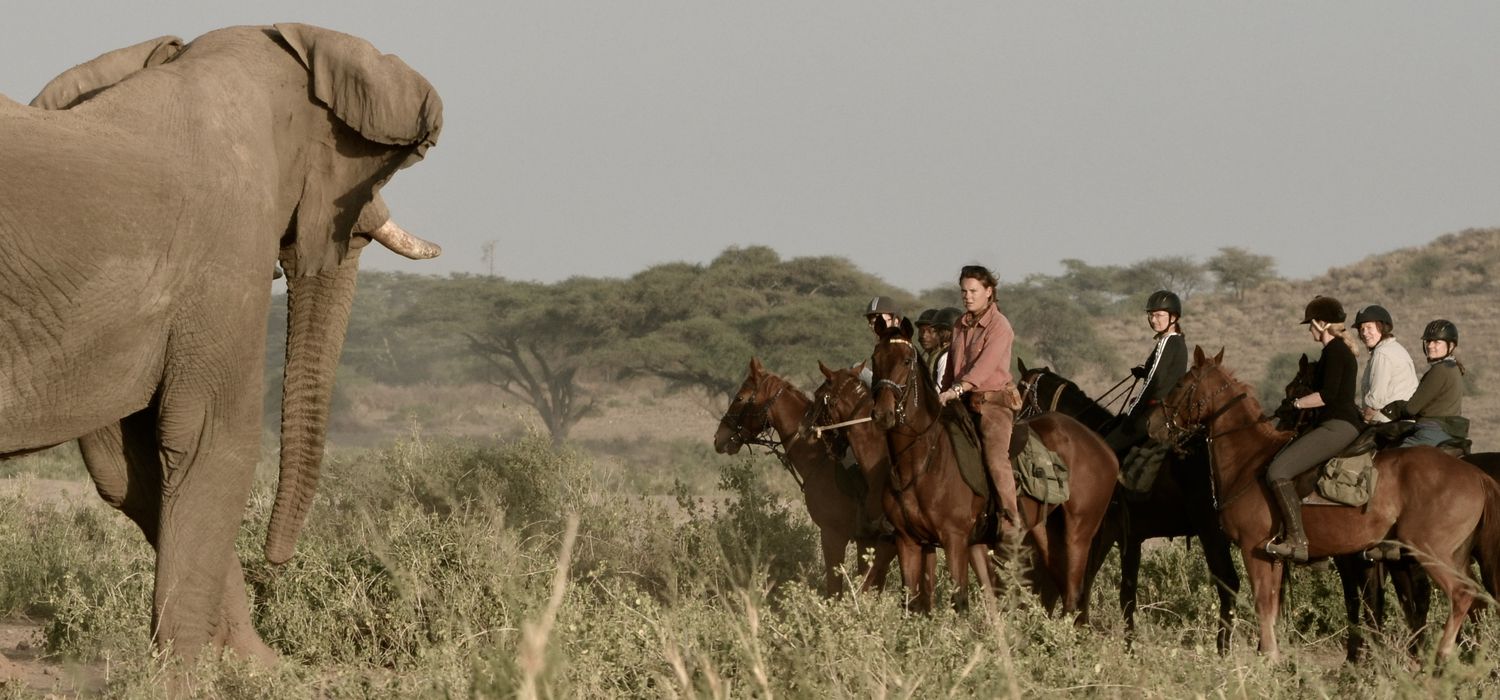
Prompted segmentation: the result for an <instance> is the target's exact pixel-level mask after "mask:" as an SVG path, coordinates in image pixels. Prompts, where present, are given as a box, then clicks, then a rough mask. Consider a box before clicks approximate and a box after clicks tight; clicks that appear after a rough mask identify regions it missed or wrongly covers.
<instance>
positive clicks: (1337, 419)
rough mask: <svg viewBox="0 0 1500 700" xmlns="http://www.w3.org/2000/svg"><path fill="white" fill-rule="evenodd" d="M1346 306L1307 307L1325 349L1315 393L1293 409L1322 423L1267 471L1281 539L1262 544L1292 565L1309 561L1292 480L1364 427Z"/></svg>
mask: <svg viewBox="0 0 1500 700" xmlns="http://www.w3.org/2000/svg"><path fill="white" fill-rule="evenodd" d="M1344 318H1345V315H1344V306H1343V305H1342V304H1340V303H1339V301H1338V300H1337V299H1334V298H1332V297H1323V296H1320V297H1316V298H1314V299H1313V300H1312V301H1310V302H1308V303H1307V307H1306V308H1305V309H1304V310H1303V313H1302V323H1303V325H1306V326H1307V327H1308V330H1309V331H1310V332H1311V333H1312V337H1313V340H1315V341H1317V342H1318V343H1321V344H1322V345H1323V352H1322V354H1321V355H1320V356H1319V357H1318V364H1317V369H1316V370H1315V371H1314V374H1313V379H1312V389H1313V393H1311V394H1308V395H1306V396H1303V397H1301V398H1298V399H1295V400H1293V402H1292V407H1293V408H1298V409H1305V408H1320V407H1321V408H1322V409H1323V413H1322V416H1323V422H1322V423H1319V424H1318V425H1317V427H1314V428H1313V429H1312V430H1309V431H1307V432H1306V433H1303V434H1302V435H1301V436H1300V437H1298V438H1297V439H1295V440H1293V441H1292V442H1291V443H1290V444H1288V445H1287V446H1286V447H1285V448H1283V449H1282V450H1281V452H1280V453H1279V454H1277V455H1276V458H1275V459H1273V460H1271V465H1270V466H1269V467H1267V468H1266V480H1267V481H1268V482H1270V485H1271V493H1272V494H1274V495H1275V497H1276V503H1277V504H1278V505H1279V506H1281V515H1282V523H1283V524H1284V528H1283V537H1282V539H1281V540H1280V541H1270V542H1267V543H1266V552H1267V553H1269V554H1271V555H1273V556H1277V557H1283V558H1289V559H1292V560H1294V561H1299V562H1303V561H1307V533H1306V531H1304V530H1303V528H1302V499H1301V498H1299V497H1298V496H1297V487H1296V485H1295V484H1294V483H1293V480H1294V479H1296V477H1297V476H1298V475H1299V474H1301V473H1303V472H1305V471H1307V470H1308V469H1312V468H1313V467H1316V466H1318V465H1319V464H1322V463H1323V462H1324V461H1326V460H1328V458H1330V457H1333V456H1334V455H1337V454H1338V453H1339V452H1341V451H1343V449H1344V448H1345V447H1348V446H1349V443H1351V442H1354V438H1356V437H1358V436H1359V433H1360V430H1362V429H1363V427H1364V419H1363V417H1362V416H1361V415H1360V412H1359V407H1358V406H1356V405H1355V403H1354V394H1355V389H1356V380H1357V376H1358V368H1359V361H1358V360H1357V359H1355V356H1354V343H1353V341H1351V340H1350V339H1349V336H1348V335H1346V334H1345V331H1344Z"/></svg>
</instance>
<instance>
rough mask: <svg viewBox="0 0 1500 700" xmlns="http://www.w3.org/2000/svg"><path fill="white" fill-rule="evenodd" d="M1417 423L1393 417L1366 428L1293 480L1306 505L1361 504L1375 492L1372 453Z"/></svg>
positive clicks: (1398, 441)
mask: <svg viewBox="0 0 1500 700" xmlns="http://www.w3.org/2000/svg"><path fill="white" fill-rule="evenodd" d="M1416 430H1417V427H1416V426H1415V425H1413V424H1411V423H1408V422H1404V421H1392V422H1390V423H1381V424H1379V425H1373V426H1370V427H1368V428H1365V430H1364V431H1363V432H1361V433H1360V434H1359V436H1358V437H1356V438H1354V442H1351V443H1349V446H1348V447H1345V448H1344V450H1343V451H1342V452H1340V453H1338V454H1337V455H1335V456H1334V457H1333V458H1332V459H1329V460H1328V461H1327V462H1324V463H1323V464H1321V465H1318V466H1317V467H1315V468H1313V469H1309V470H1307V471H1306V472H1303V473H1302V474H1301V475H1300V476H1298V477H1297V478H1296V480H1295V483H1296V485H1297V495H1299V496H1301V497H1302V505H1305V506H1364V505H1365V504H1367V503H1369V502H1370V497H1371V496H1374V495H1375V480H1376V478H1377V477H1378V476H1379V475H1380V473H1379V472H1378V471H1376V470H1375V453H1376V452H1377V451H1379V450H1383V449H1387V448H1390V447H1395V446H1397V445H1400V444H1401V441H1403V440H1405V439H1406V438H1407V436H1409V435H1411V434H1412V433H1414V432H1416Z"/></svg>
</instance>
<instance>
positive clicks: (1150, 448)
mask: <svg viewBox="0 0 1500 700" xmlns="http://www.w3.org/2000/svg"><path fill="white" fill-rule="evenodd" d="M1170 449H1171V447H1169V446H1168V445H1165V444H1163V443H1160V442H1157V441H1155V440H1147V441H1146V442H1144V443H1142V444H1139V445H1136V446H1135V447H1132V448H1130V452H1129V453H1127V454H1126V455H1125V461H1124V463H1122V464H1121V465H1120V477H1119V482H1120V486H1121V487H1122V488H1124V489H1125V491H1126V493H1128V494H1130V495H1133V496H1144V495H1146V494H1147V493H1150V492H1151V487H1152V486H1154V485H1155V484H1156V476H1157V474H1159V473H1161V465H1162V462H1164V461H1166V459H1167V452H1168V451H1169V450H1170Z"/></svg>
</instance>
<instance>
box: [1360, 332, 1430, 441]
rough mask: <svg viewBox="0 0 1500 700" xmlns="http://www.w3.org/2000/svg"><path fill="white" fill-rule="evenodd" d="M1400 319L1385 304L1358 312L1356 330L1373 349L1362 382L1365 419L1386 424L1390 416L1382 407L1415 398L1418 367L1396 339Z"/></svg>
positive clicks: (1361, 404) (1368, 346)
mask: <svg viewBox="0 0 1500 700" xmlns="http://www.w3.org/2000/svg"><path fill="white" fill-rule="evenodd" d="M1395 326H1396V322H1395V321H1393V320H1391V312H1389V311H1386V310H1385V307H1384V306H1379V305H1377V304H1371V305H1369V306H1366V307H1364V308H1362V309H1360V310H1359V312H1358V313H1356V314H1354V329H1355V330H1356V331H1358V332H1359V339H1360V340H1362V341H1364V343H1365V347H1367V348H1369V349H1370V360H1369V361H1368V362H1366V363H1365V372H1364V375H1363V376H1362V378H1361V379H1360V381H1359V403H1360V410H1361V411H1362V414H1363V417H1364V419H1365V421H1367V422H1369V423H1385V422H1387V421H1389V420H1390V419H1389V418H1387V417H1385V414H1383V413H1381V412H1380V409H1382V408H1384V407H1386V406H1387V405H1389V404H1390V403H1391V402H1392V401H1400V400H1405V399H1408V398H1411V393H1412V392H1413V391H1416V390H1417V370H1416V369H1415V368H1414V367H1412V363H1411V355H1410V354H1409V353H1407V352H1406V348H1404V347H1402V345H1401V343H1398V342H1396V335H1395V334H1394V333H1392V329H1394V328H1395Z"/></svg>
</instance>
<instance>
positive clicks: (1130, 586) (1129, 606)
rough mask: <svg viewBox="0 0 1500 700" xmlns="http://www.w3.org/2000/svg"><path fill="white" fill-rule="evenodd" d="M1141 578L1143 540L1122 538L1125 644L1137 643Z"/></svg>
mask: <svg viewBox="0 0 1500 700" xmlns="http://www.w3.org/2000/svg"><path fill="white" fill-rule="evenodd" d="M1140 578H1141V540H1140V539H1139V538H1136V537H1133V536H1127V537H1126V538H1124V539H1122V540H1120V614H1121V615H1123V616H1124V617H1125V646H1126V647H1127V648H1128V647H1130V646H1131V645H1132V644H1134V643H1135V605H1136V594H1137V586H1138V585H1139V583H1140Z"/></svg>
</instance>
